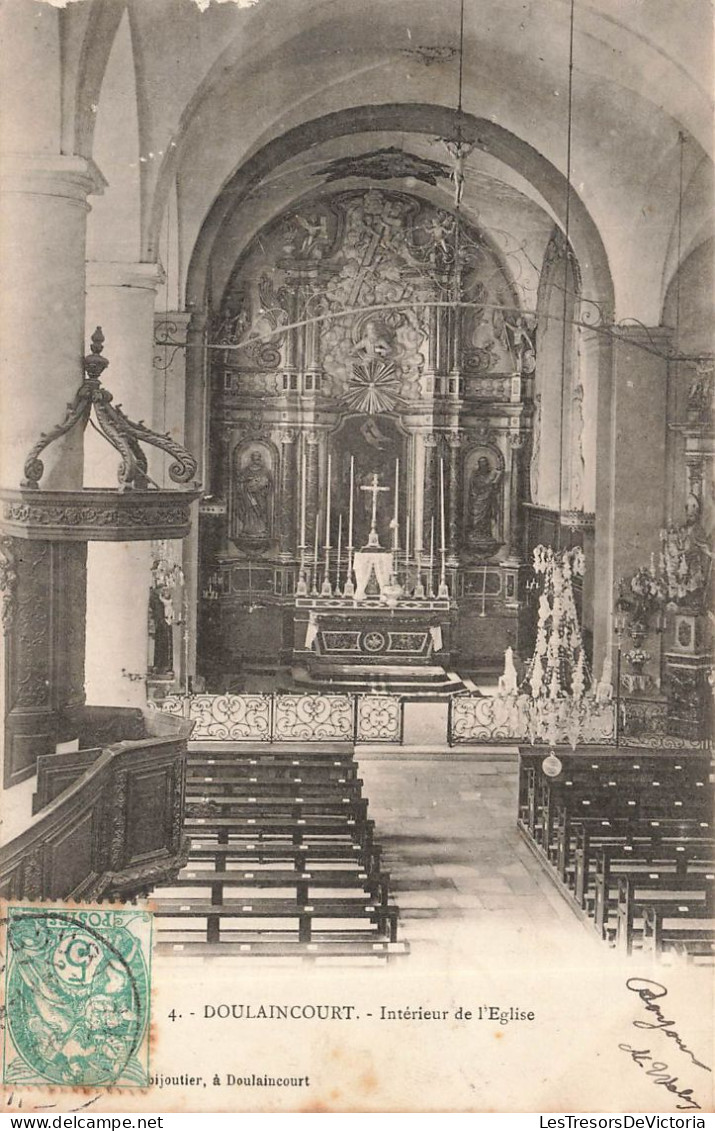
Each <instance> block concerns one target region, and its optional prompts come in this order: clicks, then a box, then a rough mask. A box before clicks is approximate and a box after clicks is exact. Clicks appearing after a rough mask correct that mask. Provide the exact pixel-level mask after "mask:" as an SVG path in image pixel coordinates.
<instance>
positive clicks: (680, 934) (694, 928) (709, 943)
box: [643, 905, 715, 959]
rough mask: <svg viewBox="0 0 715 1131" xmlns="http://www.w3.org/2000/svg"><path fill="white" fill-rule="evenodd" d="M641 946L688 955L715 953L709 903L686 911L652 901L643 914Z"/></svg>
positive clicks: (661, 951) (656, 951)
mask: <svg viewBox="0 0 715 1131" xmlns="http://www.w3.org/2000/svg"><path fill="white" fill-rule="evenodd" d="M643 950H644V951H646V952H651V953H655V954H657V955H659V954H662V953H663V952H665V951H669V950H672V951H676V952H678V953H680V954H685V955H686V956H687V957H688V959H692V958H694V957H697V956H703V955H705V956H708V957H712V956H713V955H714V954H715V919H714V918H713V912H712V908H711V907H705V906H703V907H699V908H695V909H693V910H690V911H689V912H688V913H687V914H686V915H679V914H676V913H674V909H673V908H667V909H664V908H661V907H658V906H656V905H651V906H649V907H646V908H645V909H644V914H643Z"/></svg>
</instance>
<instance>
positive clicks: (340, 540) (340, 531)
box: [335, 514, 343, 592]
mask: <svg viewBox="0 0 715 1131" xmlns="http://www.w3.org/2000/svg"><path fill="white" fill-rule="evenodd" d="M342 548H343V516H342V514H339V515H338V558H337V562H336V565H335V590H336V592H337V590H338V589H339V588H340V551H341V550H342Z"/></svg>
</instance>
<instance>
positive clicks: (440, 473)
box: [439, 459, 447, 553]
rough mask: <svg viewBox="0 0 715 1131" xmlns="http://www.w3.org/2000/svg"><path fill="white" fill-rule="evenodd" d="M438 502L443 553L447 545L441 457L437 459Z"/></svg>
mask: <svg viewBox="0 0 715 1131" xmlns="http://www.w3.org/2000/svg"><path fill="white" fill-rule="evenodd" d="M439 502H440V522H441V533H442V543H441V546H440V549H441V551H442V553H444V551H445V550H446V548H447V546H446V541H445V522H444V460H443V459H440V461H439Z"/></svg>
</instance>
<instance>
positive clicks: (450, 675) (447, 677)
mask: <svg viewBox="0 0 715 1131" xmlns="http://www.w3.org/2000/svg"><path fill="white" fill-rule="evenodd" d="M292 675H293V678H294V680H295V682H296V683H297V684H299V685H300V686H302V687H305V688H314V689H315V690H320V691H325V690H326V687H330V688H331V689H332V690H334V691H338V690H339V691H344V692H353V693H355V694H360V693H361V692H364V691H365V689H366V688H370V689H372V690H375V691H385V692H390V693H391V694H394V695H408V696H409V697H410V698H414V697H420V696H421V695H425V696H426V697H431V696H434V695H435V694H438V695H454V694H457V693H458V692H461V691H470V690H472V691H473V690H475V688H474V685H473V684H472V683H471V681H465V680H463V679H462V678H461V677H460V676H459V675H457V673H456V672H449V671H447V670H446V669H445V668H444V667H442V666H440V665H436V664H432V665H429V666H416V665H411V664H375V663H371V664H355V663H338V662H334V663H325V662H323V663H322V664H321V665H320V666H319V667H318V666H317V665H316V666H313V665H312V664H311V665H310V666H309V667H308V668H304V667H295V668H294V669H293V672H292Z"/></svg>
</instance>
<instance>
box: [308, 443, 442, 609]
mask: <svg viewBox="0 0 715 1131" xmlns="http://www.w3.org/2000/svg"><path fill="white" fill-rule="evenodd" d="M325 470H326V474H325V479H324V481H323V482H324V486H323V488H322V491H321V494H322V501H323V505H322V506H320V505H319V507H318V509H317V513H316V514H315V522H314V538H313V539H312V541H313V542H314V545H313V546H312V554H311V553H310V551H309V549H308V546H307V543H306V528H307V507H308V504H307V493H308V492H307V474H306V459H305V455H304V456H303V461H302V468H301V493H300V542H299V549H300V573H299V577H298V583H297V586H296V596H297V597H299V598H302V597H311V598H330V599H331V600H335V598H343V599H347V600H348V601H350V602H351V603H353V602H362V601H365V600H366V598H367V597H368V588H369V587H370V586H371V584H372V586H373V590H372V591H373V595H375V587H376V589H377V594H378V595H379V599H380V601H381V602H385V601H389V603H390V605H391V607H394V604H395V602H396V601H398V600H401V599H408V598H411V599H413V600H418V601H419V600H425V599H427V600H429V599H434V598H435V597H436V598H439V599H440V600H444V599H449V590H448V588H447V584H446V576H445V564H446V540H445V499H444V467H443V464H442V461H440V465H439V475H440V481H439V482H440V491H439V525H438V526H437V524H436V523H435V517H434V515H433V516H432V518H431V525H430V539H429V554H428V555H424V557H423V553H422V550H421V548H420V547H417V548H416V550H415V554H414V557H413V559H412V560H410V550H411V548H412V547H411V537H410V535H411V533H413V532H414V525H413V523H412V522H411V516H410V513H409V510H408V512H407V514H406V516H405V519H404V530H403V531H402V532H401V528H400V518H401V514H400V511H401V507H400V459H399V458H397V459H395V461H394V480H393V483H392V484H391V485H389V484H385V482H384V481H381V480H382V477H383V475H384V474H385V468H384V466H383V470H382V472H379V471H376V470H374V469H373V470H372V471H371V473H370V476H369V479H368V482H363V483H358V482H356V466H355V457H354V455H352V454H351V455H350V456H349V490H348V491H347V493H346V494H345V495H343V496H342V501H343V503H345V502H346V501H347V503H348V516H347V539H346V540H345V541H344V540H343V533H344V529H345V528H344V525H343V518H344V516H343V514H342V513H340V502H341V495H340V491H339V490H338V492H337V495H336V492H335V489H334V483H333V474H332V472H333V453H332V452H330V451H328V453H327V456H326V462H325ZM391 470H392V469H391V468H390V471H391ZM323 492H324V493H323ZM391 495H392V496H394V501H393V503H392V506H390V504H389V503H388V502H387V500H388V499H389V497H390V496H391ZM361 497H362V498H364V499H365V502H366V504H367V503H368V499H369V506H366V507H365V510H366V512H368V513H369V523H370V525H369V530H368V531H367V539H366V541H365V542H364V544H362V545H361V542H362V539H363V538H365V533H362V536H361V532H360V528H359V521H358V513H359V512H358V510H356V506H357V503H358V500H359V499H360V498H361ZM336 498H337V504H338V506H337V508H336V506H335V504H336ZM380 499H384V500H385V503H386V504H387V505H386V506H385V507H384V510H383V505H382V504H380ZM381 511H382V519H381V517H380V512H381ZM385 511H387V514H385ZM366 517H367V515H366ZM336 518H337V523H335V519H336ZM381 521H382V524H383V526H384V525H385V524H387V526H388V528H389V530H391V531H392V545H391V547H387V546H385V545H383V544H382V543H381V541H380V533H381V531H380V522H381ZM336 525H337V543H336V541H335V540H334V536H335V526H336ZM362 530H363V531H365V526H363V528H362ZM382 533H383V535H384V530H383V531H382ZM401 533H402V535H403V538H401ZM356 534H357V536H358V538H359V541H358V544H357V547H356V545H355V535H356ZM437 537H440V542H439V543H438V542H437ZM401 543H402V546H401ZM402 547H404V548H402ZM311 559H312V560H311ZM373 577H374V582H373Z"/></svg>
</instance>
